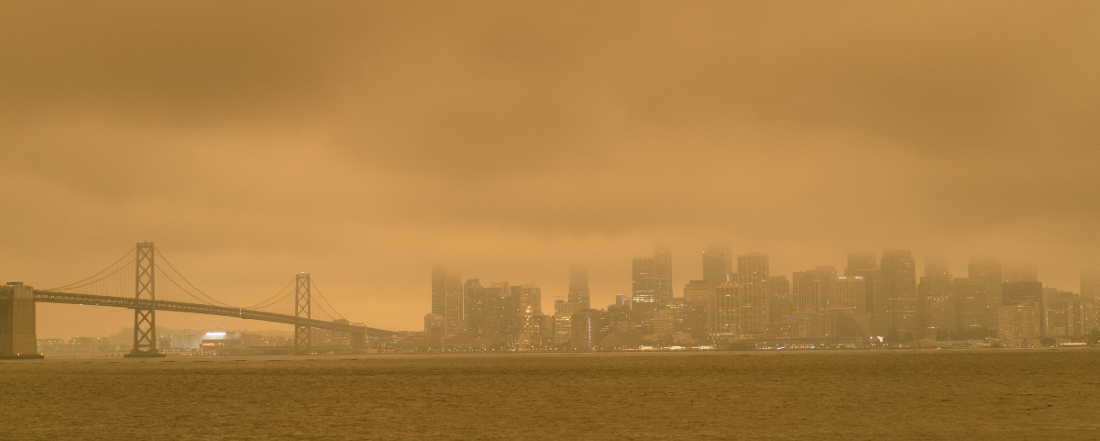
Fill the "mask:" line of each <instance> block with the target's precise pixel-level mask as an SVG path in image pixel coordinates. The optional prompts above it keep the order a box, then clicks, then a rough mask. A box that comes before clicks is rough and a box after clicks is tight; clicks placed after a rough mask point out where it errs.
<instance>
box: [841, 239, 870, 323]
mask: <svg viewBox="0 0 1100 441" xmlns="http://www.w3.org/2000/svg"><path fill="white" fill-rule="evenodd" d="M877 268H878V259H877V258H876V257H875V255H874V254H872V253H848V266H847V267H845V268H844V276H845V277H860V278H862V279H863V283H864V288H863V295H864V296H865V297H866V306H867V312H872V311H874V309H875V275H876V274H877Z"/></svg>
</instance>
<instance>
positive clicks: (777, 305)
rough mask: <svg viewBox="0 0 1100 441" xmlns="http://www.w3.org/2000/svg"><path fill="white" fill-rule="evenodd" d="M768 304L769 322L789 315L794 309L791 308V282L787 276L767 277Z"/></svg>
mask: <svg viewBox="0 0 1100 441" xmlns="http://www.w3.org/2000/svg"><path fill="white" fill-rule="evenodd" d="M768 306H769V307H770V308H771V312H770V315H771V322H772V323H775V320H776V319H777V318H780V317H787V316H790V315H791V314H792V313H793V312H794V311H793V309H792V308H791V282H790V281H789V280H787V276H769V277H768Z"/></svg>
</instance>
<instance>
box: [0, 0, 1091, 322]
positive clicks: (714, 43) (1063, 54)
mask: <svg viewBox="0 0 1100 441" xmlns="http://www.w3.org/2000/svg"><path fill="white" fill-rule="evenodd" d="M318 3H319V2H311V3H295V2H266V1H265V2H253V3H246V2H236V3H234V4H233V5H225V4H223V2H201V1H200V2H182V3H181V2H171V3H167V2H158V3H153V4H151V3H149V2H130V3H126V2H111V3H110V4H91V3H80V4H70V3H64V4H62V3H46V2H31V1H26V2H24V1H5V2H3V3H0V164H2V165H3V172H2V173H0V205H2V207H3V212H4V215H3V216H2V217H0V278H2V279H3V280H4V281H11V280H19V281H24V282H26V283H29V284H34V285H36V286H40V287H45V286H52V285H59V284H64V283H67V282H71V281H75V280H78V279H81V278H83V277H86V276H88V275H90V274H92V273H95V272H96V271H98V270H99V269H101V268H102V267H105V266H107V265H108V264H110V263H111V262H112V261H113V260H114V259H115V258H117V257H118V255H120V254H121V253H122V252H124V251H125V250H126V249H127V248H130V247H132V246H133V245H134V243H135V242H138V241H154V242H156V243H157V246H158V247H159V248H160V249H161V250H162V252H164V253H165V255H167V256H168V257H169V258H171V259H172V263H173V264H174V265H175V266H176V267H177V268H179V269H180V271H181V272H183V273H184V274H185V275H186V276H188V277H189V278H190V280H191V281H192V282H194V283H195V284H196V285H198V286H200V287H202V288H203V289H204V290H205V291H206V292H208V293H210V294H212V295H214V296H216V297H218V298H221V299H225V300H226V301H229V302H232V303H237V304H248V303H255V302H257V301H259V300H262V299H263V298H266V297H268V296H270V295H271V294H273V293H274V292H275V291H277V290H278V289H279V288H280V287H282V286H283V285H284V284H285V283H286V281H288V280H289V279H290V277H292V274H293V273H295V272H298V271H308V272H310V273H312V274H313V276H314V278H315V279H316V280H318V281H319V282H320V283H321V284H322V286H324V287H325V294H326V295H327V296H328V298H329V300H331V301H332V303H333V304H334V305H335V306H336V307H337V308H338V309H340V310H341V311H342V312H343V313H344V315H345V316H348V318H350V319H352V320H354V321H362V322H365V323H367V324H368V325H370V326H375V327H380V328H389V329H399V330H400V329H411V330H417V329H419V328H420V327H421V323H422V317H423V315H424V314H425V313H427V312H428V311H429V309H430V299H429V291H430V284H429V271H430V266H431V263H432V262H433V261H436V260H439V261H442V262H446V263H449V264H451V265H452V266H455V267H458V268H461V269H462V271H463V275H464V277H467V278H471V277H478V278H481V279H482V281H483V282H485V281H497V280H509V281H512V282H513V283H523V282H532V281H533V282H537V283H539V284H540V285H541V286H542V287H543V290H544V291H543V296H544V303H545V307H547V308H549V305H550V304H551V303H552V300H553V297H554V296H564V295H565V294H566V284H567V283H568V265H569V264H570V263H588V264H589V265H590V267H591V271H590V272H591V281H592V292H593V305H601V306H602V305H606V304H608V303H610V301H611V299H612V297H613V295H614V294H615V293H627V294H628V293H629V290H630V258H631V257H635V256H642V255H648V254H650V253H651V251H652V245H653V244H654V243H655V242H667V243H670V244H671V245H672V247H673V277H674V279H675V280H674V283H675V285H676V286H677V292H676V294H677V295H680V289H679V287H680V286H682V285H683V284H684V283H686V282H687V280H689V279H692V278H699V277H700V276H701V269H700V262H699V260H700V259H699V253H701V252H702V251H703V250H704V249H705V248H706V246H707V245H710V244H712V243H724V244H729V245H732V247H733V249H734V250H737V251H762V252H765V253H768V254H769V255H770V256H771V262H772V264H771V265H772V273H773V274H789V273H790V272H791V271H796V270H804V269H808V268H812V267H814V266H816V265H821V264H831V265H836V266H837V267H838V269H841V270H843V265H844V256H845V254H846V253H848V252H849V251H863V250H868V251H875V252H877V253H881V250H882V249H883V248H886V247H901V248H909V249H912V250H913V251H914V254H915V255H916V257H917V259H918V262H919V261H921V260H923V258H924V257H925V256H928V255H933V254H939V255H946V256H949V257H950V258H951V259H952V270H953V272H954V273H955V275H956V276H965V275H966V273H965V264H966V261H967V260H968V259H969V256H970V255H972V254H995V255H999V256H1000V257H1001V258H1002V260H1004V261H1006V262H1009V263H1011V262H1025V261H1026V262H1033V263H1034V264H1036V265H1038V267H1039V272H1040V278H1041V280H1042V281H1044V282H1045V283H1046V284H1047V285H1050V286H1056V287H1059V288H1062V289H1067V290H1073V291H1077V290H1078V289H1079V288H1078V280H1077V274H1078V272H1079V271H1080V270H1082V269H1085V268H1100V230H1098V228H1097V227H1098V225H1100V175H1098V174H1097V173H1098V172H1097V170H1098V168H1097V164H1100V124H1098V121H1100V81H1097V78H1100V56H1098V54H1100V26H1097V23H1100V3H1097V2H1094V1H1080V2H1073V1H1060V2H1011V1H996V2H965V4H960V2H925V1H922V2H828V3H806V2H744V3H738V2H728V1H722V2H705V1H693V2H637V1H630V2H596V3H593V2H546V3H543V4H537V3H535V2H520V3H522V4H515V2H500V3H494V2H461V3H459V2H388V3H384V2H371V3H369V4H368V3H367V2H325V3H323V4H321V5H319V4H318ZM158 318H159V319H160V320H158V324H160V325H161V326H169V327H185V326H191V327H201V326H224V327H232V328H238V329H239V328H250V329H272V328H277V327H278V326H277V325H267V324H263V323H256V322H241V321H239V320H228V319H218V318H215V317H204V316H193V315H179V314H171V313H165V314H161V315H159V316H158ZM38 320H39V324H38V329H39V336H40V337H66V336H92V335H106V334H110V333H113V332H117V330H118V329H119V328H121V327H122V326H126V325H127V324H128V322H129V321H131V320H132V318H131V313H130V312H129V311H126V310H109V309H108V308H80V307H75V306H62V305H40V306H39V315H38Z"/></svg>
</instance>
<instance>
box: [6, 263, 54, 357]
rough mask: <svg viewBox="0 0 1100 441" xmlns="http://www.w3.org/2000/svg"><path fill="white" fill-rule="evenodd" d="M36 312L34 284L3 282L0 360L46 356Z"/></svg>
mask: <svg viewBox="0 0 1100 441" xmlns="http://www.w3.org/2000/svg"><path fill="white" fill-rule="evenodd" d="M34 315H35V312H34V288H32V287H30V286H26V285H24V284H22V283H19V282H11V283H8V284H7V285H5V286H0V360H10V359H34V358H44V357H43V356H42V355H41V354H39V353H38V339H37V338H36V337H37V335H36V330H35V323H34Z"/></svg>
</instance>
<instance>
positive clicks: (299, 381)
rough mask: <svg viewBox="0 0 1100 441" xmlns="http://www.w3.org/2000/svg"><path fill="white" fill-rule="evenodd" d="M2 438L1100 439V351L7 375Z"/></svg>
mask: <svg viewBox="0 0 1100 441" xmlns="http://www.w3.org/2000/svg"><path fill="white" fill-rule="evenodd" d="M0 428H2V429H0V431H2V432H3V435H0V438H3V439H11V440H16V439H204V440H206V439H401V438H406V439H518V438H527V439H571V438H572V439H575V438H586V439H700V438H709V439H720V438H721V439H731V438H732V439H737V438H787V439H795V438H799V439H803V438H810V439H871V438H878V439H882V438H893V439H899V438H904V439H963V438H982V439H1023V438H1033V437H1042V438H1051V439H1100V351H1095V350H1060V351H1058V350H1048V351H994V350H987V351H975V352H956V351H940V352H917V351H877V352H867V351H861V352H816V353H810V352H804V353H706V354H702V353H694V354H577V355H509V356H411V357H387V356H378V357H359V358H339V357H319V358H312V359H302V358H258V357H255V358H250V357H246V358H236V359H227V358H218V359H211V358H202V359H193V358H187V359H179V358H175V359H173V358H169V359H161V360H144V361H142V360H117V359H95V360H61V359H54V360H43V361H22V362H0Z"/></svg>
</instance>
